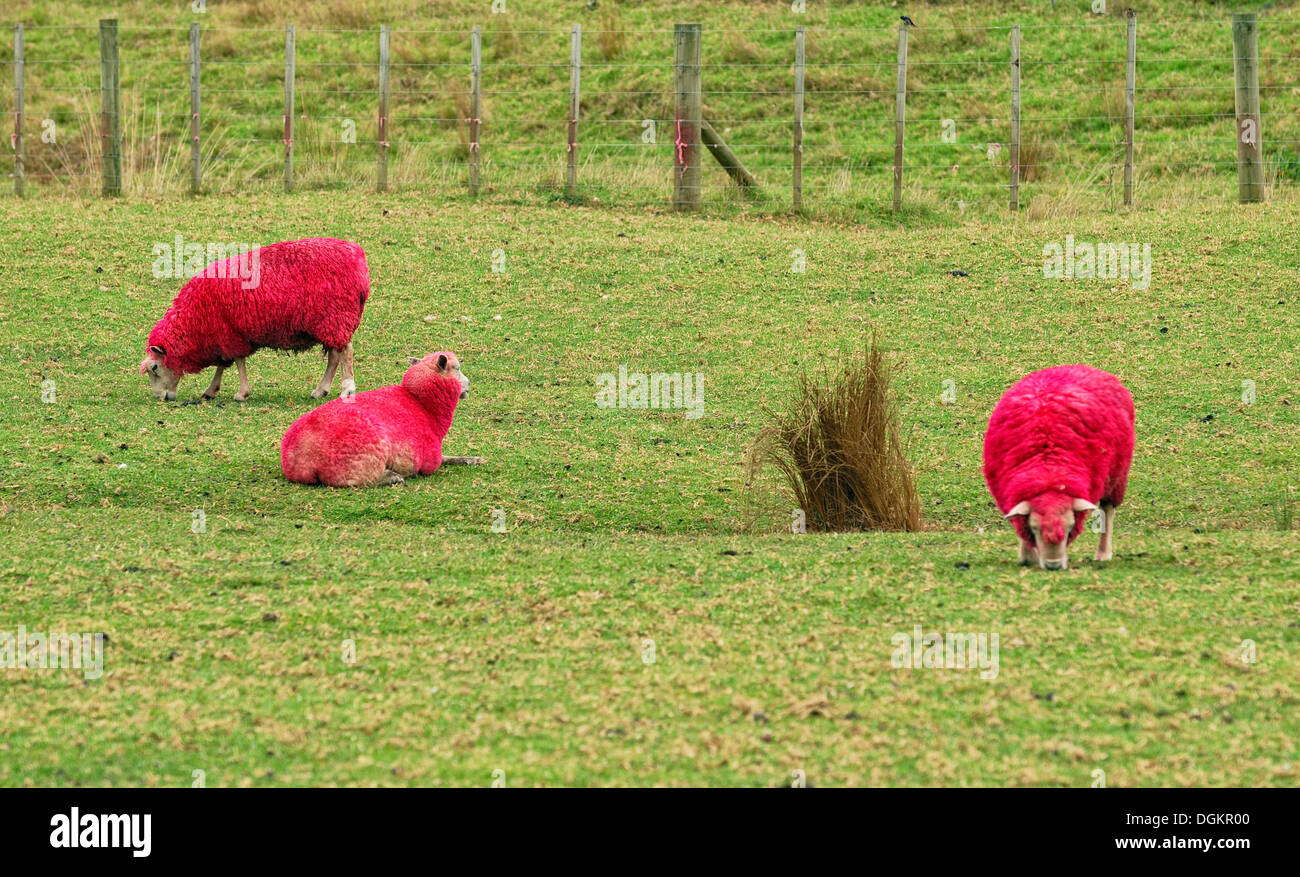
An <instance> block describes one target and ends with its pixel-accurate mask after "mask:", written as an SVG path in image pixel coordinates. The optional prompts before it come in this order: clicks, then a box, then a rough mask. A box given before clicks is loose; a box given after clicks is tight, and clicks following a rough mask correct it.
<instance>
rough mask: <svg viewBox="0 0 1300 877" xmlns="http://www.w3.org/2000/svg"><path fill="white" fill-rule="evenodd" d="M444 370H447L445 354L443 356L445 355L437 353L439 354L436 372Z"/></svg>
mask: <svg viewBox="0 0 1300 877" xmlns="http://www.w3.org/2000/svg"><path fill="white" fill-rule="evenodd" d="M446 370H447V354H445V353H439V354H438V371H440V372H445V371H446Z"/></svg>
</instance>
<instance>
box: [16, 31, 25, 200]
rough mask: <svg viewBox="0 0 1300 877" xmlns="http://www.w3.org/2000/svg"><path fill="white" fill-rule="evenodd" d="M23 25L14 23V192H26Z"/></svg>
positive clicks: (20, 193) (19, 194)
mask: <svg viewBox="0 0 1300 877" xmlns="http://www.w3.org/2000/svg"><path fill="white" fill-rule="evenodd" d="M23 173H24V168H23V26H22V24H21V23H20V24H15V25H14V194H15V195H17V196H18V197H19V198H21V197H23V195H24V193H25V192H26V185H25V181H24V180H23Z"/></svg>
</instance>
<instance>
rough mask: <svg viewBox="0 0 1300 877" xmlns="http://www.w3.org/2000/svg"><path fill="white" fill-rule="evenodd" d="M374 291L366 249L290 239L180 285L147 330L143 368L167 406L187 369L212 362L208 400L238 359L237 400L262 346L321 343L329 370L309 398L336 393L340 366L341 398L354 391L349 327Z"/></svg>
mask: <svg viewBox="0 0 1300 877" xmlns="http://www.w3.org/2000/svg"><path fill="white" fill-rule="evenodd" d="M250 268H251V269H252V270H251V271H250ZM369 297H370V271H369V269H368V268H367V267H366V254H365V252H364V251H363V250H362V249H361V247H359V246H357V245H356V244H354V243H349V242H347V241H338V240H334V239H332V238H311V239H309V240H304V241H289V242H286V243H279V244H270V245H269V246H265V247H260V248H258V249H256V250H253V251H252V252H250V253H247V254H244V255H242V256H233V257H231V258H229V259H225V260H222V261H219V262H213V263H212V264H211V265H209V266H208V267H206V268H204V269H203V271H201V272H199V273H198V274H196V275H195V276H194V277H193V278H191V279H190V280H189V282H187V283H186V284H185V285H184V286H183V287H181V291H180V292H179V293H178V294H177V296H176V300H175V301H174V302H172V306H171V307H170V308H168V309H167V313H165V314H164V315H163V318H162V319H161V320H159V321H158V325H156V326H154V328H153V331H152V332H150V333H149V350H148V353H147V355H146V356H145V360H144V362H142V363H141V364H140V374H142V375H147V376H148V378H149V387H150V389H151V390H152V391H153V394H154V395H155V396H157V397H158V398H159V399H163V400H164V401H168V402H170V401H172V400H174V399H175V398H176V385H177V384H178V383H179V382H180V379H181V376H182V375H187V374H197V373H198V372H201V371H203V370H204V369H205V368H207V367H208V366H211V365H215V366H216V367H217V372H216V374H215V375H213V376H212V383H210V384H209V385H208V388H207V389H206V390H204V391H203V398H205V399H211V398H213V397H215V396H216V395H217V392H218V391H219V390H220V389H221V375H222V372H224V371H225V370H226V369H227V368H229V367H230V366H231V364H232V363H233V364H234V365H235V366H236V367H237V368H238V369H239V392H238V393H236V394H235V401H237V402H242V401H244V400H245V399H247V398H248V393H249V386H248V372H247V371H246V370H245V368H244V358H245V357H246V356H248V355H249V354H251V353H252V352H253V351H255V350H257V349H258V348H261V347H271V348H275V349H277V350H294V351H299V350H307V349H309V348H311V347H315V346H316V345H317V344H320V345H322V346H323V347H324V349H325V358H326V362H325V374H324V375H323V376H322V377H321V379H320V383H319V384H317V386H316V389H314V390H312V393H311V395H312V398H314V399H318V398H320V397H321V396H324V395H325V394H326V393H328V392H329V391H330V387H331V386H332V385H333V384H334V372H335V370H336V369H338V367H339V364H340V363H342V365H343V375H342V384H341V392H342V395H345V396H347V395H351V394H352V393H354V392H356V382H355V381H354V380H353V375H352V333H353V332H355V331H356V329H357V326H358V325H359V324H360V323H361V312H362V311H363V310H364V309H365V306H366V299H367V298H369Z"/></svg>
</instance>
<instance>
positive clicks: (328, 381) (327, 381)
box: [311, 347, 343, 399]
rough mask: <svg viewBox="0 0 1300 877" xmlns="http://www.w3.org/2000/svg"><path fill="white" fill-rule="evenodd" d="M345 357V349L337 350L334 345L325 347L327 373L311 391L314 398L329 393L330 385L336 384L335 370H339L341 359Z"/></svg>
mask: <svg viewBox="0 0 1300 877" xmlns="http://www.w3.org/2000/svg"><path fill="white" fill-rule="evenodd" d="M342 358H343V351H341V350H335V349H334V348H332V347H326V348H325V374H323V375H321V378H320V383H319V384H317V385H316V389H314V390H312V391H311V397H312V398H313V399H319V398H320V397H321V396H324V395H327V394H328V393H329V391H330V387H332V386H334V372H335V371H337V370H338V367H339V361H340V360H342Z"/></svg>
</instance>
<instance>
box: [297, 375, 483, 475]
mask: <svg viewBox="0 0 1300 877" xmlns="http://www.w3.org/2000/svg"><path fill="white" fill-rule="evenodd" d="M440 356H445V357H447V367H446V369H444V370H439V368H438V357H440ZM458 365H459V363H458V362H457V360H456V355H455V354H454V353H450V352H448V351H443V352H441V353H431V354H429V355H428V356H426V357H425V358H424V359H422V360H420V361H419V362H417V363H415V364H414V365H412V366H411V367H410V368H409V369H407V371H406V374H405V375H404V376H403V377H402V383H401V384H400V385H398V386H389V387H380V388H379V389H377V390H368V391H367V392H364V393H358V394H357V395H355V396H352V397H349V398H342V399H335V400H333V401H332V402H327V403H326V404H324V405H322V406H320V407H319V408H317V409H315V410H314V411H309V412H308V413H306V414H304V415H303V416H302V417H300V418H298V419H297V420H296V421H294V423H293V425H292V426H290V427H289V430H288V431H287V432H286V433H285V434H284V441H283V442H282V443H281V444H280V466H281V468H282V469H283V470H284V477H285V478H288V479H289V480H290V481H296V482H298V483H300V484H327V485H330V486H331V487H368V486H370V485H372V484H378V483H380V482H382V481H383V478H384V471H385V470H386V469H392V470H393V471H395V472H397V474H399V475H402V476H407V475H415V474H417V473H418V474H420V475H428V474H430V473H431V472H433V471H434V470H435V469H437V468H438V466H439V465H441V464H442V440H443V439H444V438H446V436H447V431H448V430H449V429H451V419H452V415H453V414H455V412H456V403H457V402H458V401H460V395H461V392H462V389H463V387H462V384H461V382H460V379H459V378H457V377H456V376H454V375H452V374H451V373H450V372H451V369H452V367H453V366H458Z"/></svg>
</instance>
